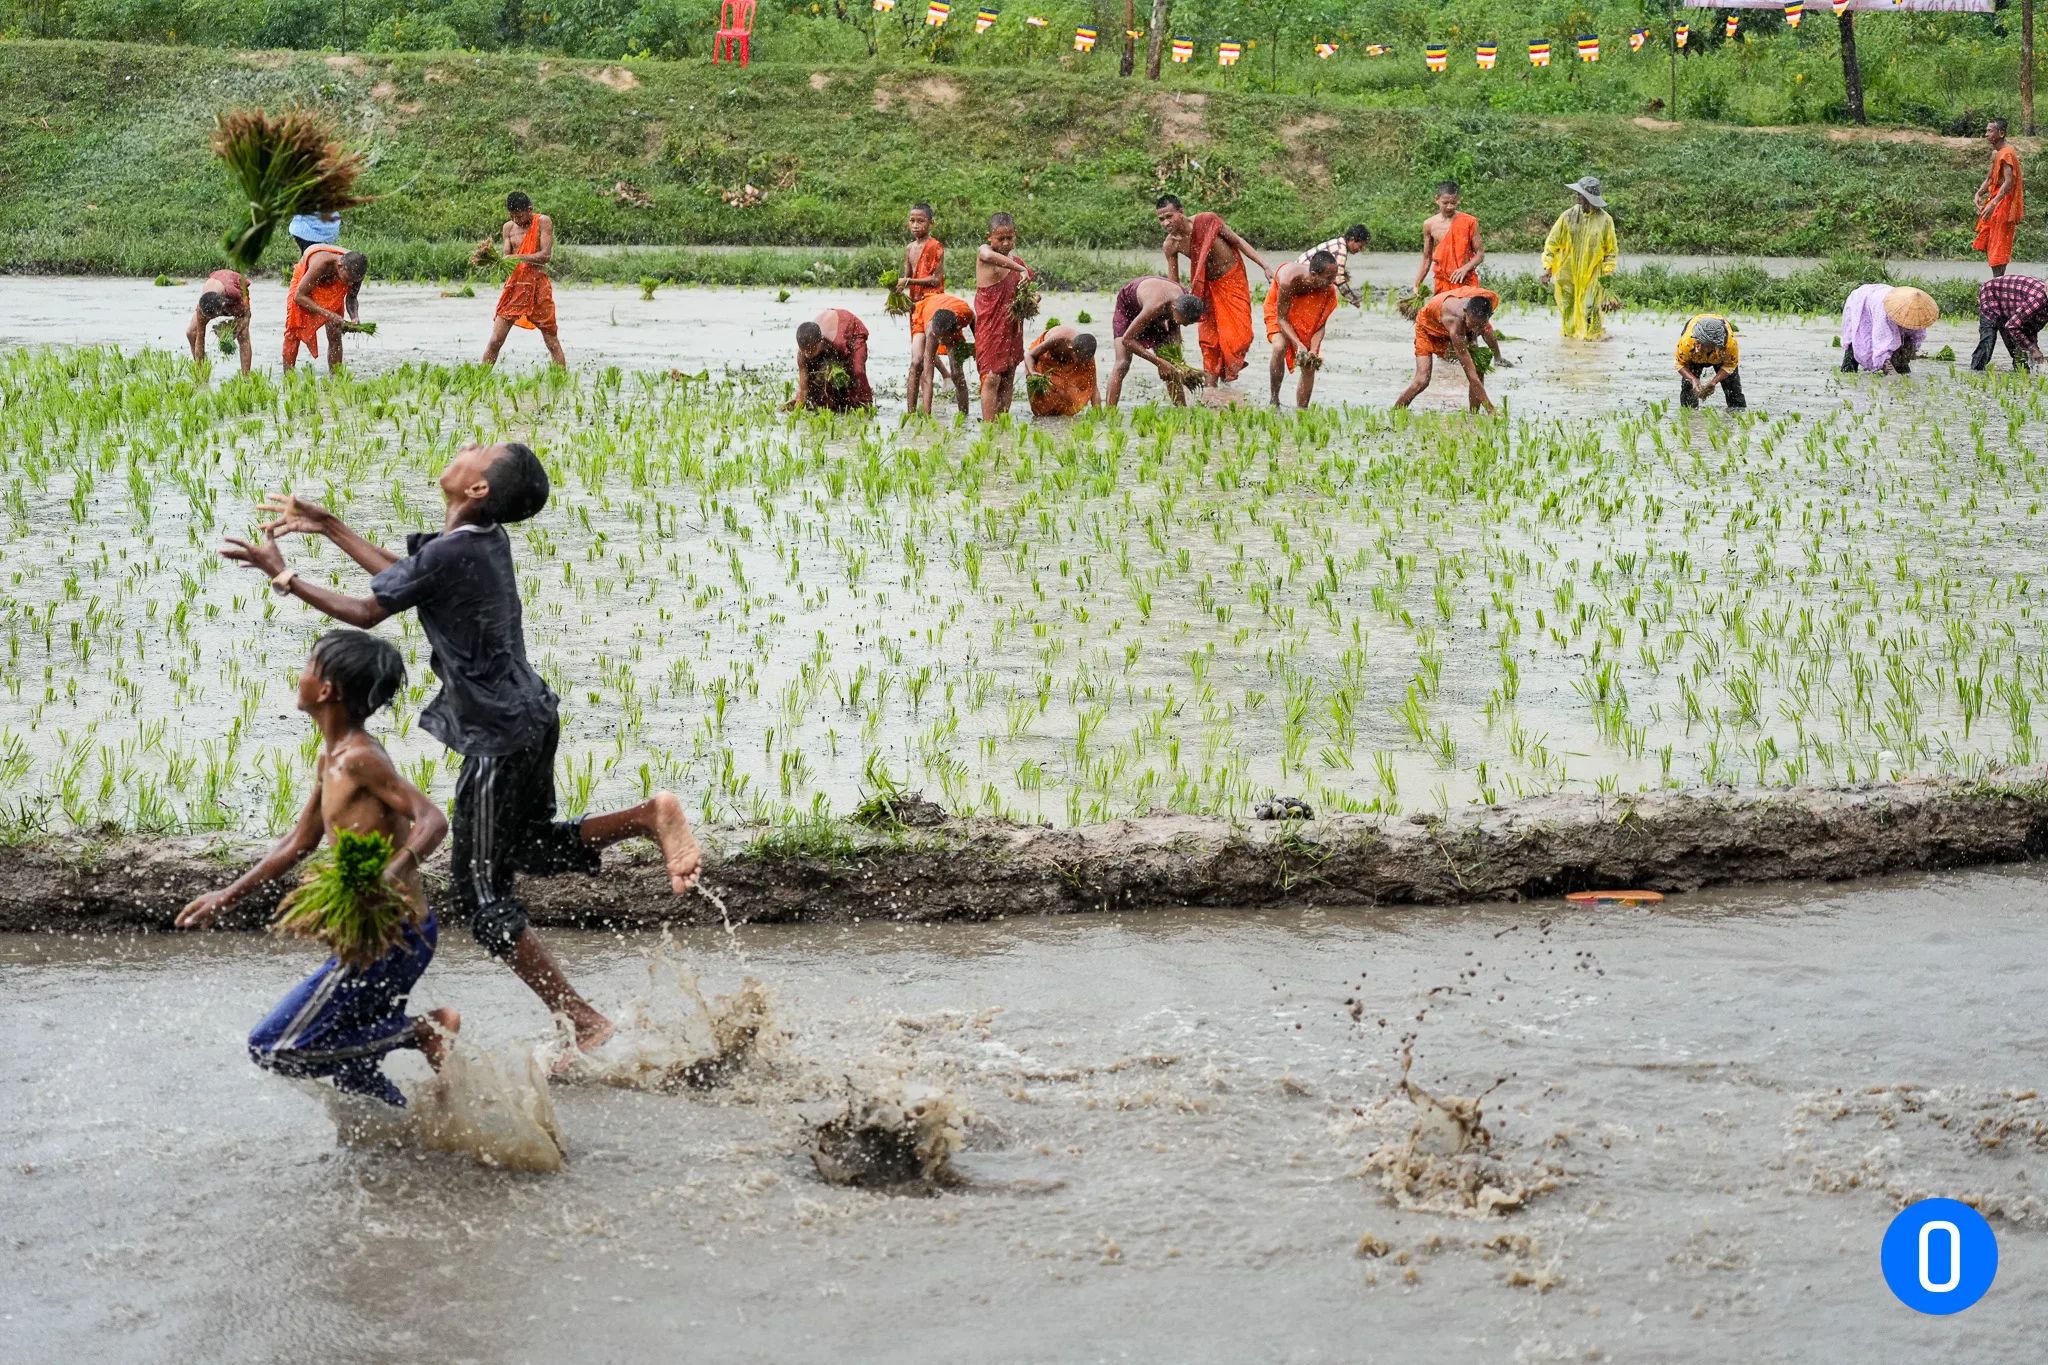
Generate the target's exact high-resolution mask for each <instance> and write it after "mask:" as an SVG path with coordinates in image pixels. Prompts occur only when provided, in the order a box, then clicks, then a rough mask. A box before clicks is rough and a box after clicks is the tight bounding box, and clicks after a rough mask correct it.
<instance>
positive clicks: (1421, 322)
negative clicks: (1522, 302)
mask: <svg viewBox="0 0 2048 1365" xmlns="http://www.w3.org/2000/svg"><path fill="white" fill-rule="evenodd" d="M1499 303H1500V296H1499V295H1498V294H1495V293H1494V292H1493V291H1492V290H1490V289H1482V288H1480V287H1479V286H1478V285H1476V284H1461V285H1459V286H1458V287H1457V288H1456V289H1447V290H1445V291H1444V292H1443V293H1441V294H1435V295H1432V296H1431V297H1430V300H1429V302H1428V303H1425V304H1424V305H1422V311H1421V313H1419V314H1417V316H1416V318H1415V379H1414V382H1412V383H1410V384H1409V385H1408V387H1407V388H1405V389H1403V390H1401V396H1400V397H1399V398H1396V399H1395V400H1394V406H1395V407H1397V408H1405V407H1407V406H1408V405H1409V404H1410V403H1412V402H1414V401H1415V399H1416V396H1417V395H1418V394H1420V393H1421V392H1422V391H1423V390H1424V389H1426V388H1428V387H1429V378H1430V373H1431V371H1432V369H1433V368H1434V362H1435V358H1436V357H1437V356H1452V357H1456V359H1457V362H1458V364H1460V365H1462V366H1463V367H1464V369H1465V394H1466V406H1467V407H1469V408H1473V409H1477V408H1482V407H1483V408H1485V409H1486V410H1487V411H1488V412H1492V411H1493V410H1494V407H1493V399H1491V398H1489V397H1487V394H1486V384H1485V382H1484V381H1483V380H1482V379H1481V378H1480V377H1479V366H1478V364H1477V363H1476V362H1475V361H1474V360H1473V359H1472V338H1474V337H1484V338H1486V344H1487V345H1489V346H1491V347H1492V348H1493V355H1494V361H1495V363H1496V364H1499V365H1506V364H1507V363H1508V361H1507V357H1506V356H1504V355H1502V354H1501V348H1500V337H1499V336H1498V335H1496V334H1495V332H1494V330H1493V310H1494V308H1495V307H1496V306H1497V305H1498V304H1499Z"/></svg>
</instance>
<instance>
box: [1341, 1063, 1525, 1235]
mask: <svg viewBox="0 0 2048 1365" xmlns="http://www.w3.org/2000/svg"><path fill="white" fill-rule="evenodd" d="M1414 1065H1415V1047H1414V1040H1413V1038H1412V1037H1411V1038H1410V1039H1408V1040H1407V1043H1406V1045H1405V1046H1404V1047H1403V1049H1402V1052H1401V1082H1400V1085H1399V1087H1398V1089H1397V1090H1396V1091H1395V1093H1393V1094H1390V1095H1388V1096H1387V1097H1386V1098H1385V1099H1383V1100H1381V1101H1380V1103H1379V1104H1378V1105H1375V1106H1374V1109H1373V1116H1374V1117H1375V1118H1386V1119H1389V1120H1393V1121H1398V1118H1397V1117H1396V1114H1394V1113H1390V1112H1389V1106H1391V1105H1392V1104H1393V1103H1394V1102H1395V1101H1396V1100H1397V1099H1405V1100H1406V1101H1407V1104H1406V1106H1405V1107H1404V1108H1403V1109H1402V1110H1401V1111H1397V1113H1398V1114H1400V1115H1405V1114H1406V1113H1413V1114H1414V1115H1415V1118H1414V1121H1413V1122H1412V1123H1411V1124H1410V1125H1409V1127H1408V1132H1407V1135H1406V1137H1405V1138H1403V1139H1400V1140H1398V1141H1386V1142H1382V1143H1381V1144H1380V1145H1379V1146H1378V1147H1376V1148H1374V1149H1373V1150H1372V1151H1371V1152H1370V1153H1369V1154H1367V1156H1366V1158H1365V1165H1364V1167H1363V1168H1362V1169H1361V1171H1360V1174H1364V1173H1365V1172H1367V1171H1376V1172H1378V1173H1379V1183H1380V1188H1381V1189H1383V1190H1385V1191H1386V1192H1387V1193H1388V1194H1389V1195H1391V1196H1392V1197H1393V1200H1394V1203H1395V1204H1396V1205H1398V1206H1399V1207H1401V1208H1403V1209H1407V1210H1410V1211H1412V1212H1417V1213H1436V1214H1445V1215H1448V1216H1450V1217H1454V1218H1491V1217H1494V1216H1496V1215H1498V1214H1500V1213H1502V1212H1505V1211H1507V1210H1511V1209H1517V1208H1520V1207H1522V1206H1523V1205H1524V1204H1526V1203H1527V1202H1528V1201H1529V1200H1531V1199H1533V1198H1535V1197H1536V1196H1537V1195H1540V1194H1546V1193H1548V1192H1549V1191H1551V1190H1554V1189H1556V1188H1557V1185H1558V1176H1559V1172H1558V1171H1556V1170H1553V1169H1550V1168H1533V1169H1530V1170H1527V1171H1517V1170H1515V1169H1514V1168H1513V1166H1512V1165H1511V1164H1510V1162H1509V1160H1508V1159H1507V1157H1506V1156H1505V1155H1504V1154H1503V1153H1502V1152H1500V1151H1499V1150H1497V1149H1496V1148H1495V1146H1494V1141H1493V1134H1492V1133H1491V1132H1489V1131H1488V1130H1487V1128H1486V1125H1485V1122H1484V1113H1483V1111H1482V1108H1481V1105H1482V1102H1483V1101H1484V1100H1485V1099H1486V1096H1487V1095H1488V1094H1489V1093H1491V1092H1492V1090H1493V1089H1494V1087H1495V1086H1498V1085H1499V1084H1500V1083H1501V1082H1500V1081H1499V1080H1496V1081H1495V1082H1494V1083H1493V1085H1491V1086H1488V1087H1487V1088H1486V1089H1485V1090H1482V1091H1480V1092H1479V1093H1478V1094H1477V1095H1471V1096H1466V1095H1443V1096H1437V1095H1432V1094H1430V1093H1429V1092H1428V1091H1426V1090H1424V1089H1423V1088H1422V1087H1421V1086H1419V1085H1417V1084H1416V1083H1415V1082H1414V1080H1413V1079H1412V1078H1411V1077H1410V1075H1409V1073H1410V1071H1412V1070H1413V1068H1414ZM1502 1079H1503V1080H1504V1079H1506V1078H1505V1077H1503V1078H1502Z"/></svg>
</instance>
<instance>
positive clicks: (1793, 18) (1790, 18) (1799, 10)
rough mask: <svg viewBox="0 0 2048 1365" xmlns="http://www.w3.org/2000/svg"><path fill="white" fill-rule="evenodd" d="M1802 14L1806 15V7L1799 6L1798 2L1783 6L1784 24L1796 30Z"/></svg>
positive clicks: (1794, 1) (1793, 0)
mask: <svg viewBox="0 0 2048 1365" xmlns="http://www.w3.org/2000/svg"><path fill="white" fill-rule="evenodd" d="M1804 13H1806V6H1804V5H1802V4H1800V3H1799V0H1792V3H1791V4H1789V5H1787V6H1785V22H1786V23H1788V24H1790V25H1791V26H1792V27H1794V28H1798V27H1799V16H1800V15H1802V14H1804Z"/></svg>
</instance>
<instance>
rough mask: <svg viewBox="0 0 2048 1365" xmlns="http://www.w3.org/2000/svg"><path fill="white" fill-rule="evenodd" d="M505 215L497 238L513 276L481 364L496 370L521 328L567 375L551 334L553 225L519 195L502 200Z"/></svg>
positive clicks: (554, 334) (500, 295) (558, 343)
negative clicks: (539, 342)
mask: <svg viewBox="0 0 2048 1365" xmlns="http://www.w3.org/2000/svg"><path fill="white" fill-rule="evenodd" d="M505 212H506V214H507V218H506V220H505V226H504V227H502V228H500V229H499V234H500V236H502V237H503V239H504V240H503V242H502V243H501V246H502V247H503V250H504V253H505V259H506V260H508V261H511V262H512V263H513V270H512V274H511V275H510V276H509V277H507V279H506V280H505V287H504V288H503V289H501V290H499V291H498V310H497V315H496V317H495V318H494V319H493V320H492V324H491V340H490V344H489V345H487V346H485V347H484V364H486V365H495V364H497V363H498V352H499V350H500V349H502V348H503V346H504V345H505V338H506V337H509V336H511V335H512V329H513V328H514V327H522V328H525V329H526V330H527V331H529V332H539V333H540V339H541V340H542V341H543V342H544V343H546V345H547V348H548V360H549V362H550V363H551V364H553V365H555V366H556V367H557V368H559V369H565V370H566V369H567V368H569V360H568V357H566V356H564V355H563V354H562V338H561V336H560V335H559V334H558V333H557V332H556V330H555V284H554V281H553V280H550V279H549V278H548V262H550V261H552V260H554V258H555V220H554V219H552V218H550V217H548V216H547V215H546V214H545V213H535V212H534V211H533V200H531V199H529V198H527V197H526V196H525V195H524V194H522V193H520V192H519V191H518V190H514V191H512V193H510V194H508V195H506V196H505Z"/></svg>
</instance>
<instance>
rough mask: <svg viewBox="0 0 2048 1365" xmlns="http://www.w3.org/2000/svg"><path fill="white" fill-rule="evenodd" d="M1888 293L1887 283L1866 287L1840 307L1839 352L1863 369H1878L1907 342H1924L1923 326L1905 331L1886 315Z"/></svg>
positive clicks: (1851, 295)
mask: <svg viewBox="0 0 2048 1365" xmlns="http://www.w3.org/2000/svg"><path fill="white" fill-rule="evenodd" d="M1891 292H1892V287H1891V286H1890V285H1888V284H1866V285H1864V286H1862V287H1861V288H1859V289H1857V290H1856V291H1855V292H1854V293H1852V294H1850V295H1849V301H1848V302H1847V303H1845V304H1843V305H1842V349H1843V350H1845V351H1848V352H1849V353H1850V354H1851V355H1853V356H1855V357H1856V363H1857V365H1859V366H1861V367H1862V368H1863V369H1866V370H1881V369H1883V368H1884V363H1885V362H1886V361H1887V360H1890V359H1891V358H1892V356H1893V355H1895V354H1896V353H1897V352H1898V349H1899V348H1900V347H1901V346H1903V345H1905V344H1906V342H1907V341H1909V340H1910V341H1912V342H1913V343H1914V344H1915V345H1918V344H1919V343H1921V342H1923V341H1925V340H1927V329H1926V328H1925V327H1915V328H1910V329H1909V328H1904V327H1901V326H1899V324H1898V323H1896V322H1893V321H1892V320H1891V319H1890V318H1889V317H1887V316H1886V315H1885V311H1884V301H1885V299H1886V298H1887V297H1889V296H1890V294H1891Z"/></svg>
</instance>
